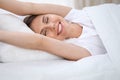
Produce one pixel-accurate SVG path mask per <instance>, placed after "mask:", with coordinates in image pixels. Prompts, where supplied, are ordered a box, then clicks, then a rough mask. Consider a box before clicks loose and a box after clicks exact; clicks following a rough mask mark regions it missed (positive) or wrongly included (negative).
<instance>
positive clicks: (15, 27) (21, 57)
mask: <svg viewBox="0 0 120 80" xmlns="http://www.w3.org/2000/svg"><path fill="white" fill-rule="evenodd" d="M0 29H1V30H8V31H22V32H30V33H33V31H32V30H31V29H29V28H28V27H27V26H26V24H25V23H24V22H23V21H22V20H21V19H19V18H18V17H16V16H15V15H13V14H0ZM18 36H19V35H18ZM51 59H52V60H53V59H61V58H60V57H58V56H55V55H52V54H49V53H47V52H43V51H37V50H28V49H23V48H19V47H16V46H12V45H8V44H5V43H2V42H0V62H19V61H35V60H51Z"/></svg>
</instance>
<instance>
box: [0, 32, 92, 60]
mask: <svg viewBox="0 0 120 80" xmlns="http://www.w3.org/2000/svg"><path fill="white" fill-rule="evenodd" d="M0 41H1V42H5V43H8V44H12V45H15V46H19V47H22V48H28V49H36V50H43V51H47V52H49V53H52V54H55V55H57V56H61V57H63V58H66V59H69V60H78V59H81V58H83V57H87V56H90V53H89V52H88V51H87V50H86V49H84V48H82V47H78V46H75V45H73V44H69V43H65V42H63V41H59V40H56V39H53V38H49V37H46V36H43V35H40V34H36V33H23V32H9V31H0Z"/></svg>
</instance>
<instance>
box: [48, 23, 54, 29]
mask: <svg viewBox="0 0 120 80" xmlns="http://www.w3.org/2000/svg"><path fill="white" fill-rule="evenodd" d="M47 27H49V28H52V29H55V23H52V22H51V23H49V24H47Z"/></svg>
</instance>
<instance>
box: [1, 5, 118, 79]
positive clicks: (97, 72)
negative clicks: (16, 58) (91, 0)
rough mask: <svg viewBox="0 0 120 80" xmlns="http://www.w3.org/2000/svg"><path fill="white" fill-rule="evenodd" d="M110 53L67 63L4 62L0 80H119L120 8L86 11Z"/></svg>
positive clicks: (92, 8)
mask: <svg viewBox="0 0 120 80" xmlns="http://www.w3.org/2000/svg"><path fill="white" fill-rule="evenodd" d="M85 9H86V11H87V13H88V15H89V17H90V19H92V23H93V24H94V25H95V27H96V30H97V31H98V34H99V35H100V37H101V39H102V41H103V43H104V45H105V47H106V49H107V51H108V54H105V55H97V56H91V57H87V58H83V59H81V60H78V61H76V62H74V61H67V60H62V59H60V60H41V61H30V62H19V63H1V64H0V80H120V76H119V75H120V69H119V67H120V66H119V65H120V63H119V61H120V37H119V36H118V34H120V16H119V14H120V7H118V6H117V5H115V4H110V5H101V6H94V7H88V8H85Z"/></svg>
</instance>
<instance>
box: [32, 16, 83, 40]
mask: <svg viewBox="0 0 120 80" xmlns="http://www.w3.org/2000/svg"><path fill="white" fill-rule="evenodd" d="M30 28H31V29H32V30H33V31H34V32H36V33H40V34H43V35H44V36H47V37H51V38H54V39H58V40H65V39H69V38H75V37H79V36H80V34H81V32H82V27H81V26H80V25H78V24H75V23H70V22H68V21H66V20H65V19H64V18H63V17H61V16H59V15H55V14H46V15H40V16H38V17H36V18H35V19H34V20H33V21H32V23H31V25H30Z"/></svg>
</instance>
